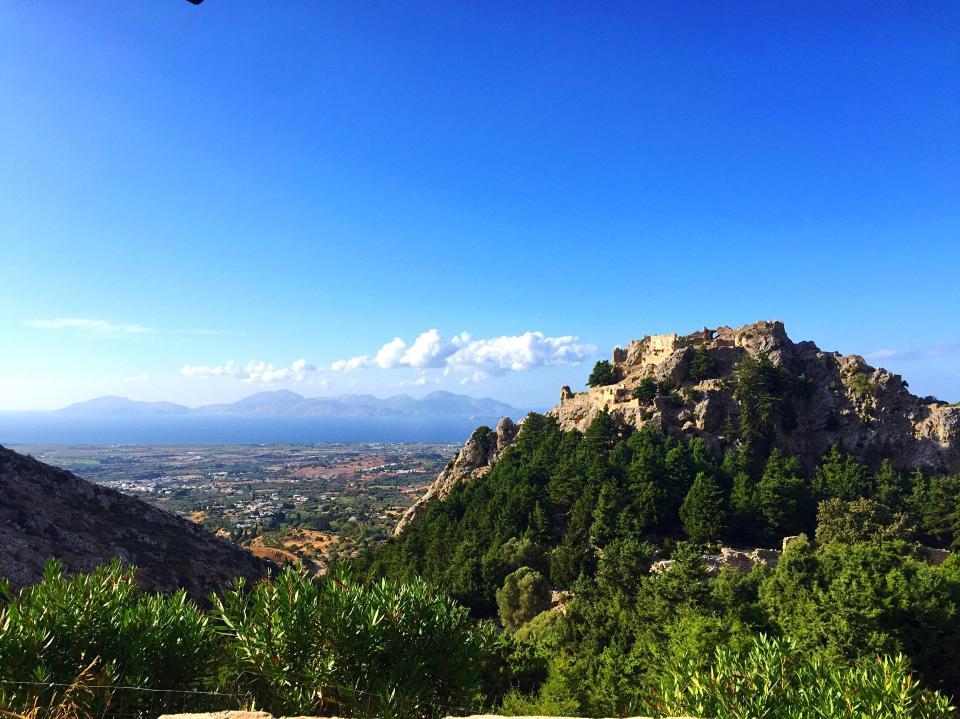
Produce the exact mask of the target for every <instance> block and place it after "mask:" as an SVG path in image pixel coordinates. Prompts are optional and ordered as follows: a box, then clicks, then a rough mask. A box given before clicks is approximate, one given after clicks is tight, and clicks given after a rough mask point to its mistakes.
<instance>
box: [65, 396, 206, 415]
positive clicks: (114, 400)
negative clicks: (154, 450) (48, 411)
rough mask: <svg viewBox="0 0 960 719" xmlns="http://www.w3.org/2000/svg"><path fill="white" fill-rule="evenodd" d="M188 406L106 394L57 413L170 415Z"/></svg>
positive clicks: (183, 410)
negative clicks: (140, 400)
mask: <svg viewBox="0 0 960 719" xmlns="http://www.w3.org/2000/svg"><path fill="white" fill-rule="evenodd" d="M188 412H190V408H189V407H185V406H183V405H182V404H174V403H173V402H138V401H137V400H133V399H128V398H127V397H118V396H116V395H108V396H106V397H97V398H95V399H88V400H86V401H85V402H77V403H75V404H71V405H70V406H68V407H64V408H63V409H58V410H57V414H69V415H76V416H83V417H119V416H125V417H132V416H143V415H171V414H187V413H188Z"/></svg>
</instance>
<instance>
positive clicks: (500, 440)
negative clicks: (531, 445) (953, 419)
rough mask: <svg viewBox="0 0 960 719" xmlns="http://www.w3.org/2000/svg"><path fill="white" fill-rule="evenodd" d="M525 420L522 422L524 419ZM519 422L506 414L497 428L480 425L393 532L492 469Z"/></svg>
mask: <svg viewBox="0 0 960 719" xmlns="http://www.w3.org/2000/svg"><path fill="white" fill-rule="evenodd" d="M521 423H522V422H521ZM518 430H519V424H514V423H513V420H511V419H510V418H509V417H504V418H502V419H501V420H500V422H499V423H498V424H497V429H496V431H491V430H490V429H489V428H487V427H478V428H477V429H476V430H475V431H474V433H473V434H472V435H471V436H470V439H468V440H467V443H466V444H465V445H463V448H462V449H461V450H460V451H459V452H457V456H456V457H454V458H453V459H452V460H451V461H450V463H449V464H448V465H447V466H446V467H445V468H444V470H443V471H442V472H441V473H440V474H439V475H438V476H437V478H436V480H434V482H433V484H431V485H430V489H428V490H427V492H426V494H424V495H423V496H422V497H420V499H418V500H417V501H416V503H415V504H414V505H413V506H412V507H410V508H409V509H407V511H406V512H404V513H403V516H402V517H401V518H400V521H399V522H398V523H397V526H396V529H394V531H393V533H394V534H395V535H396V534H400V532H402V531H403V530H404V528H405V527H406V526H407V525H408V524H410V522H412V521H413V520H415V519H417V518H418V517H420V516H421V515H422V514H423V513H424V512H425V511H426V509H427V505H428V504H430V502H433V501H434V500H437V499H443V498H444V497H446V496H447V495H448V494H450V492H451V491H452V490H453V488H454V487H456V486H457V485H458V484H462V483H463V482H469V481H470V480H472V479H474V478H476V477H480V476H483V475H484V474H486V473H487V472H488V471H489V470H490V466H491V465H492V464H493V462H494V461H495V460H496V458H497V457H499V456H500V453H501V452H502V451H503V450H504V449H505V448H506V447H507V445H509V444H510V443H511V442H512V441H513V439H514V437H516V436H517V431H518Z"/></svg>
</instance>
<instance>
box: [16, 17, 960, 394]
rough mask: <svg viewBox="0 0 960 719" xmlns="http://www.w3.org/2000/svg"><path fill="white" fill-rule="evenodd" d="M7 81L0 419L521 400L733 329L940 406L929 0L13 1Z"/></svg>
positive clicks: (950, 289) (950, 150)
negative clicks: (272, 397)
mask: <svg viewBox="0 0 960 719" xmlns="http://www.w3.org/2000/svg"><path fill="white" fill-rule="evenodd" d="M788 6H789V7H788ZM0 87H2V89H3V99H2V101H0V258H2V260H0V408H7V409H13V408H20V409H22V408H48V407H56V406H61V405H63V404H66V403H68V402H71V401H75V400H79V399H85V398H88V397H91V396H95V395H99V394H106V393H116V394H125V395H128V396H131V397H135V398H138V399H170V400H175V401H180V402H184V403H187V404H200V403H204V402H210V401H221V400H228V399H233V398H238V397H240V396H243V395H245V394H249V393H251V392H253V391H256V390H259V389H263V388H280V387H288V388H291V389H296V390H298V391H301V392H303V393H304V394H307V395H321V394H336V393H339V392H356V391H370V392H373V393H374V394H378V395H387V394H393V393H397V392H404V391H406V392H410V393H411V394H420V393H423V392H425V391H428V390H429V389H434V388H443V389H450V390H454V391H464V392H468V393H470V394H474V395H486V396H493V397H497V398H501V399H505V400H510V401H513V402H514V403H515V404H519V405H526V406H548V405H551V404H552V403H553V402H554V400H555V398H556V397H557V396H558V388H559V386H560V385H561V384H572V385H575V386H576V385H578V384H582V382H583V380H584V378H585V376H586V374H587V372H588V369H589V364H590V363H592V361H594V360H595V359H596V357H597V356H599V355H604V356H606V355H607V354H608V353H609V351H610V349H611V348H612V347H613V346H615V345H617V344H623V343H626V342H627V341H628V340H630V339H632V338H636V337H640V336H642V335H644V334H650V333H656V332H666V331H678V332H687V331H691V330H694V329H697V328H700V327H702V326H704V325H708V326H715V325H719V324H729V325H739V324H743V323H746V322H750V321H753V320H756V319H761V318H764V319H772V318H779V319H782V320H784V321H785V322H786V325H787V330H788V332H789V333H790V334H791V336H792V337H794V338H795V339H814V340H816V341H817V342H818V344H820V346H821V347H823V348H825V349H829V350H839V351H843V352H857V353H860V354H865V355H871V356H873V357H874V358H875V359H876V361H875V363H876V364H881V365H883V366H887V367H889V368H891V369H893V370H895V371H898V372H901V373H902V374H904V376H905V377H906V378H907V379H908V380H909V381H910V383H911V387H912V388H913V389H914V391H917V392H919V393H921V394H925V393H934V394H937V395H940V396H941V397H943V398H945V399H948V400H951V401H956V400H960V371H958V367H960V362H958V360H960V291H958V290H957V275H958V270H960V246H958V245H960V243H958V240H960V6H958V5H957V4H956V3H955V2H952V1H951V2H924V3H915V2H903V3H887V2H880V3H878V2H863V3H856V2H846V3H834V2H823V3H816V2H811V3H789V4H788V3H769V2H757V3H748V2H742V3H722V2H721V3H718V2H702V3H692V2H691V3H683V2H681V3H672V2H671V3H666V2H665V3H638V2H626V3H622V4H618V3H603V4H599V5H598V4H596V3H579V4H574V3H562V2H558V3H539V4H534V3H505V2H504V3H501V2H482V3H480V2H478V3H466V2H465V3H430V4H428V3H415V2H413V3H378V2H370V3H352V2H343V3H321V2H315V1H313V0H310V1H306V0H304V1H303V2H295V1H292V0H291V1H290V2H284V3H268V2H255V1H254V0H251V1H250V2H234V1H231V0H206V2H204V3H203V4H202V5H201V6H197V7H195V6H193V5H190V4H189V3H187V2H186V1H185V0H143V1H141V2H129V1H126V0H112V1H111V0H98V2H95V3H77V2H72V1H71V2H68V1H67V0H50V1H48V2H42V3H38V2H30V1H28V0H11V1H10V2H6V3H3V4H0ZM64 320H71V322H65V321H64ZM77 320H82V321H81V322H78V321H77ZM430 330H436V333H430V332H429V331H430ZM425 333H426V334H425ZM461 333H468V335H469V337H466V336H461ZM527 333H530V334H527ZM421 336H423V338H422V339H421V340H420V342H419V343H416V340H417V338H418V337H421ZM394 338H400V339H401V340H402V342H403V345H404V346H403V347H400V346H399V345H397V344H393V345H390V346H389V347H388V348H387V349H386V350H384V353H383V354H381V355H380V361H378V360H377V353H378V352H379V351H380V350H381V348H382V347H384V345H387V344H388V343H390V342H391V341H393V340H394ZM504 338H505V339H504ZM574 338H575V339H574ZM411 347H414V348H415V349H410V348H411ZM358 357H360V358H363V357H366V358H367V359H365V360H356V361H355V362H354V365H355V369H353V370H351V371H346V370H338V369H335V368H338V367H340V365H338V364H337V363H338V362H339V361H344V362H346V361H348V360H350V359H351V358H358ZM451 358H453V359H451ZM230 360H232V361H233V364H228V362H229V361H230ZM298 360H302V362H301V363H298V364H296V365H294V363H295V362H297V361H298ZM577 361H579V362H580V364H579V365H578V364H572V363H574V362H577ZM251 362H254V363H256V364H253V365H250V364H249V363H251ZM271 365H272V370H271V369H270V366H271Z"/></svg>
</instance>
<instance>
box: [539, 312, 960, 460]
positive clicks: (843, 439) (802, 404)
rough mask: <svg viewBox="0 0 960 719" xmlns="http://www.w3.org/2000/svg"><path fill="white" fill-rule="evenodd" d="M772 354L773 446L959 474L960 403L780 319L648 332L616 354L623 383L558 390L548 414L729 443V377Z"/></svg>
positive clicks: (563, 422)
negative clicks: (741, 365) (646, 382)
mask: <svg viewBox="0 0 960 719" xmlns="http://www.w3.org/2000/svg"><path fill="white" fill-rule="evenodd" d="M698 348H700V349H702V350H706V351H707V353H708V354H709V356H710V358H711V359H712V360H713V363H714V365H715V368H716V370H715V374H716V376H715V377H712V378H710V379H702V380H699V381H698V380H695V379H694V378H693V377H692V376H691V365H690V363H691V361H692V358H693V355H694V352H695V350H697V349H698ZM760 354H766V355H767V356H768V357H769V358H770V360H771V362H772V363H773V364H774V365H775V366H777V367H780V368H781V369H782V370H783V372H784V376H785V377H786V380H787V384H788V386H789V392H790V393H791V394H790V396H789V397H787V398H786V399H787V401H788V402H789V405H790V409H791V411H792V413H793V415H792V422H791V423H790V426H788V427H781V428H779V429H778V432H777V438H776V445H777V446H778V447H780V448H781V449H783V450H784V451H786V452H789V453H791V454H794V455H796V456H798V457H799V458H800V460H801V461H802V462H803V463H804V464H805V465H807V466H813V465H814V464H815V463H816V461H817V460H818V459H819V457H820V456H821V455H823V453H824V452H826V451H827V450H828V449H829V448H830V447H831V446H832V445H834V444H839V445H840V446H841V447H842V448H843V449H844V451H846V452H849V453H851V454H853V455H854V456H856V457H858V458H859V459H861V460H862V461H865V462H867V463H870V464H876V463H877V462H879V461H880V460H881V459H890V460H891V462H893V464H894V465H895V466H896V467H899V468H904V469H906V468H913V467H921V468H924V469H928V470H932V471H939V472H953V471H958V470H960V407H958V406H948V405H946V404H945V403H942V402H937V401H935V400H932V399H931V398H925V399H921V398H919V397H916V396H915V395H913V394H911V393H910V392H909V390H908V389H907V385H906V383H905V382H904V381H903V379H902V378H901V377H900V376H899V375H896V374H893V373H891V372H888V371H887V370H885V369H878V368H874V367H871V366H870V365H869V364H867V362H866V361H865V360H864V359H863V358H862V357H860V356H858V355H849V356H844V355H840V354H837V353H835V352H823V351H821V350H820V349H819V348H818V347H817V346H816V345H815V344H814V343H813V342H793V341H792V340H791V339H790V338H789V337H788V336H787V333H786V331H785V330H784V327H783V323H782V322H777V321H774V322H755V323H753V324H750V325H745V326H743V327H739V328H737V329H732V328H730V327H718V328H717V329H713V330H711V329H706V328H705V329H703V330H702V331H699V332H694V333H692V334H689V335H685V336H680V335H675V334H668V335H652V336H649V337H644V338H643V339H640V340H635V341H633V342H631V343H630V344H629V345H628V346H627V348H626V349H617V350H615V351H614V353H613V357H614V365H615V367H616V369H617V370H618V371H619V373H620V377H621V379H620V381H618V382H617V383H616V384H613V385H608V386H604V387H594V388H591V389H590V390H588V391H586V392H579V393H572V392H569V391H567V392H564V393H562V394H561V399H560V404H559V405H557V406H556V407H555V408H554V409H553V410H551V411H550V413H549V414H550V415H552V416H553V417H555V418H556V419H557V421H558V422H559V423H560V427H561V428H562V429H564V430H571V429H577V430H580V431H583V430H585V429H586V428H587V427H588V426H589V424H590V422H592V421H593V419H594V417H596V415H597V414H598V413H599V412H601V411H606V412H608V413H610V414H611V415H613V416H614V417H616V418H618V419H620V420H622V421H624V422H625V423H627V424H631V425H633V426H635V427H638V428H639V427H643V426H645V425H647V424H653V425H654V426H657V427H660V428H661V429H663V431H664V432H666V433H667V434H670V435H672V436H677V437H680V436H683V437H690V436H701V437H703V438H704V439H706V440H707V441H708V442H709V443H710V444H711V445H712V446H715V447H718V448H723V447H725V446H729V445H730V444H731V441H732V438H731V437H727V436H725V434H724V431H725V429H727V428H729V427H731V426H735V424H736V421H737V415H738V412H739V410H740V407H739V406H738V404H737V402H736V400H735V399H734V392H733V388H734V383H733V381H732V379H733V378H732V377H731V375H732V373H733V370H734V367H735V366H736V364H737V362H739V361H740V360H741V359H743V358H744V357H746V356H751V357H756V356H758V355H760ZM647 377H650V378H652V379H654V380H655V381H656V382H658V383H661V384H662V383H664V382H666V383H668V384H672V385H673V386H674V387H675V389H674V390H673V391H669V392H660V393H658V394H657V396H656V397H654V398H652V399H651V400H650V401H647V402H641V401H639V400H637V399H635V398H634V397H633V388H634V387H636V386H637V385H638V383H639V382H640V381H641V380H643V379H644V378H647Z"/></svg>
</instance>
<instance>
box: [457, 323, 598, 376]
mask: <svg viewBox="0 0 960 719" xmlns="http://www.w3.org/2000/svg"><path fill="white" fill-rule="evenodd" d="M596 351H597V348H596V347H595V346H593V345H590V344H582V343H580V342H579V341H578V338H577V337H573V336H571V335H567V336H564V337H546V336H544V334H543V333H542V332H524V333H523V334H522V335H514V336H509V337H508V336H505V337H497V338H494V339H489V340H470V341H469V342H467V343H466V344H465V345H464V346H463V347H461V348H460V349H458V350H457V351H456V352H455V353H453V354H452V355H451V356H450V357H449V358H448V359H447V366H449V367H450V368H451V369H452V370H454V371H459V372H482V373H484V374H485V375H487V376H489V375H492V374H503V373H504V372H522V371H525V370H530V369H535V368H538V367H553V366H556V365H571V364H578V363H580V362H582V361H583V360H585V359H587V358H588V357H591V356H592V355H594V354H595V353H596Z"/></svg>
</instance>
